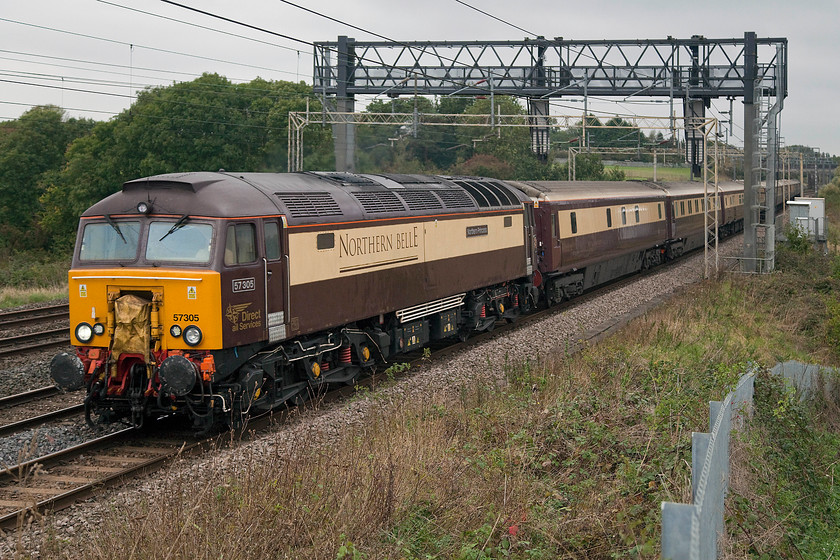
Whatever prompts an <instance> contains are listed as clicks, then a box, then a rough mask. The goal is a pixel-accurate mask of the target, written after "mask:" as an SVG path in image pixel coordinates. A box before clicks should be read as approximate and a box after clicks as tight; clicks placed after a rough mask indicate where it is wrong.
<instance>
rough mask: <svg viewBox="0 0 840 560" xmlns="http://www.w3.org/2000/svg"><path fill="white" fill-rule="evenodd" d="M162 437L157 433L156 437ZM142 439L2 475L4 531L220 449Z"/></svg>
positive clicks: (255, 424) (111, 440)
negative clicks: (178, 460) (181, 459)
mask: <svg viewBox="0 0 840 560" xmlns="http://www.w3.org/2000/svg"><path fill="white" fill-rule="evenodd" d="M668 266H669V265H665V266H663V267H657V268H656V269H653V270H652V271H650V273H655V272H657V271H661V270H663V269H665V268H667V267H668ZM646 274H647V273H646ZM646 274H642V275H634V276H631V277H627V278H624V279H619V280H617V281H615V282H612V283H610V284H609V285H605V286H601V287H599V288H597V289H595V290H592V291H590V292H587V293H586V294H584V295H582V296H580V297H577V298H575V299H572V300H569V301H566V302H563V303H561V304H558V305H554V306H552V307H550V308H547V309H545V308H543V309H538V310H537V311H535V312H533V313H531V314H529V315H525V316H522V317H521V318H520V319H519V320H517V321H516V322H514V323H503V322H499V323H497V324H496V327H495V328H494V329H493V330H492V331H490V332H485V333H481V334H478V335H474V336H472V337H470V338H469V339H468V340H467V341H465V342H455V343H454V344H449V345H447V346H443V347H435V348H433V353H434V358H435V359H439V358H442V357H445V356H448V355H451V354H454V353H457V352H459V351H462V350H464V349H465V348H466V347H468V346H470V345H473V344H477V343H481V342H483V341H485V340H488V339H490V338H494V337H498V336H502V335H504V333H506V332H508V331H510V330H511V329H515V328H519V327H521V326H524V325H527V324H529V323H533V322H535V321H538V320H540V319H542V318H544V317H546V316H548V315H550V314H554V313H558V312H562V311H564V310H567V309H571V308H573V307H576V306H578V305H585V304H586V303H588V302H590V301H592V300H593V299H596V298H598V297H599V296H601V295H603V294H605V293H606V292H608V291H611V290H614V289H618V288H620V287H622V286H624V285H626V284H629V283H632V282H634V281H636V280H638V279H639V278H641V277H643V276H645V275H646ZM617 323H618V321H616V322H613V323H611V324H609V325H605V326H603V327H601V328H599V330H597V331H593V332H592V333H588V334H587V336H585V337H584V338H586V339H591V338H595V337H597V336H600V335H602V334H603V333H604V332H606V331H608V330H609V329H610V328H612V326H613V325H615V324H617ZM405 361H406V362H408V363H411V364H412V365H417V364H420V363H422V362H424V361H426V358H425V357H424V355H423V353H422V352H417V353H416V354H413V355H407V356H406V357H405ZM412 369H413V368H412ZM407 375H410V373H409V372H408V371H404V372H397V373H395V374H394V377H397V378H400V377H404V376H407ZM381 381H382V375H373V376H369V377H366V378H363V379H362V380H360V382H359V385H361V386H367V387H374V386H375V385H377V384H378V383H380V382H381ZM357 390H358V388H357V387H354V386H344V387H339V388H337V389H335V390H331V391H330V392H329V393H326V394H324V395H322V397H321V398H319V399H318V400H317V402H319V403H321V402H325V401H334V400H340V399H342V398H345V397H347V396H348V395H352V394H353V393H355V392H356V391H357ZM2 404H3V401H2V400H0V405H2ZM284 417H285V411H284V410H281V411H280V412H279V413H277V412H275V413H274V414H273V415H271V414H266V415H264V416H262V417H257V418H251V419H249V421H248V425H247V429H248V432H247V434H248V436H250V435H251V434H254V433H260V432H261V431H263V430H264V429H265V428H266V427H268V426H269V425H271V423H272V421H274V420H277V419H278V418H280V421H281V422H282V421H283V418H284ZM33 420H34V419H33ZM164 421H165V420H164ZM0 429H2V428H0ZM158 431H159V430H157V429H155V432H158ZM164 432H165V430H164ZM144 433H147V432H143V431H137V430H133V429H126V430H122V431H120V432H116V433H114V434H111V435H108V436H104V437H102V438H98V439H96V440H93V441H91V442H87V443H85V444H82V445H78V446H75V447H72V448H69V449H66V450H64V451H61V452H57V453H53V454H50V455H47V456H44V457H39V458H37V459H33V460H29V461H26V462H24V463H21V464H20V465H15V466H13V467H10V468H8V469H6V470H5V471H0V528H1V529H12V528H15V527H22V526H25V522H26V519H27V516H28V515H31V514H32V513H34V512H39V513H40V512H45V511H57V510H60V509H63V508H66V507H69V506H70V505H73V504H74V503H76V502H78V501H79V500H82V499H85V498H87V497H90V496H92V495H94V494H97V493H99V492H102V491H104V490H105V489H108V488H111V487H114V486H117V485H119V484H122V483H123V482H125V481H129V480H131V479H133V478H136V477H137V476H139V475H140V474H145V473H149V472H152V471H154V470H158V469H160V468H161V467H163V466H164V465H166V464H168V463H169V462H171V461H172V460H174V459H175V458H177V457H182V456H185V455H192V454H196V453H200V452H202V451H203V450H205V449H209V448H211V447H213V446H216V445H218V444H219V441H217V440H216V439H215V438H208V439H203V440H196V439H194V438H192V437H190V436H188V437H169V438H152V437H148V436H144ZM243 438H244V436H243ZM220 439H223V440H224V441H225V442H230V441H235V440H236V438H230V437H225V438H220Z"/></svg>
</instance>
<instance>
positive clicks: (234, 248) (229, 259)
mask: <svg viewBox="0 0 840 560" xmlns="http://www.w3.org/2000/svg"><path fill="white" fill-rule="evenodd" d="M256 260H257V240H256V235H255V230H254V224H231V225H229V226H228V228H227V235H226V239H225V265H226V266H232V265H235V264H244V263H252V262H255V261H256Z"/></svg>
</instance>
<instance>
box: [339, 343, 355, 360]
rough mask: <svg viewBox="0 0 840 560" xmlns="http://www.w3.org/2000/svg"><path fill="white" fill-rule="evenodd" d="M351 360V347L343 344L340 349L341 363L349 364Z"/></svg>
mask: <svg viewBox="0 0 840 560" xmlns="http://www.w3.org/2000/svg"><path fill="white" fill-rule="evenodd" d="M352 361H353V349H352V348H350V347H349V346H345V347H343V348H342V349H341V363H342V364H349V363H351V362H352Z"/></svg>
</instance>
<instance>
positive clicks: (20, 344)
mask: <svg viewBox="0 0 840 560" xmlns="http://www.w3.org/2000/svg"><path fill="white" fill-rule="evenodd" d="M62 346H70V332H69V330H68V328H67V327H63V328H60V329H47V330H43V331H38V332H33V333H27V334H19V335H15V336H9V337H5V338H0V357H3V356H12V355H16V354H21V353H26V352H32V351H35V350H43V349H45V348H59V347H62Z"/></svg>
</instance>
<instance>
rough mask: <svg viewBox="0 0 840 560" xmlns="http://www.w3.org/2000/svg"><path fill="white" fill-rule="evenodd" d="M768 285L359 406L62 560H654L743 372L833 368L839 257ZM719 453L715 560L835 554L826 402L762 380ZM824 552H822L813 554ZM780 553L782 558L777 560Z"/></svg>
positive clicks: (797, 268)
mask: <svg viewBox="0 0 840 560" xmlns="http://www.w3.org/2000/svg"><path fill="white" fill-rule="evenodd" d="M777 268H778V270H779V272H777V273H775V274H773V275H768V276H762V277H728V278H724V279H722V280H720V281H718V282H705V283H702V284H699V285H696V286H694V287H691V288H689V289H687V290H685V291H684V292H683V293H681V294H679V295H678V296H677V297H675V298H674V299H673V300H672V301H671V302H670V303H668V304H666V305H665V306H662V307H660V308H657V309H655V310H653V311H651V312H649V313H647V314H646V315H645V316H644V317H641V318H639V319H637V320H636V321H634V322H633V323H632V324H630V325H629V326H628V327H627V328H626V329H624V330H623V331H622V332H621V333H620V334H619V335H617V336H614V337H612V338H611V339H609V340H607V341H605V342H603V343H600V344H598V345H595V346H592V347H589V348H587V349H585V350H584V351H583V352H581V353H579V354H575V355H571V356H570V355H564V354H560V355H556V356H551V357H549V358H547V359H545V360H542V361H539V362H537V361H534V362H525V363H509V364H506V367H505V376H504V379H503V380H502V382H501V383H499V381H498V380H493V379H484V378H482V373H481V372H480V371H475V372H471V373H473V378H472V381H471V382H470V383H469V384H467V385H463V386H459V387H453V388H452V390H451V391H447V392H440V393H437V394H434V395H424V396H422V397H421V396H417V395H410V396H405V397H388V398H387V399H386V398H385V397H384V396H382V394H379V393H376V392H374V393H371V394H370V395H361V396H360V398H363V397H369V398H371V399H373V404H372V406H373V407H374V409H375V412H372V413H370V414H367V415H365V416H363V417H359V418H358V421H357V422H354V423H352V424H351V425H348V426H347V427H346V430H344V431H343V432H342V433H340V434H337V435H334V436H333V437H327V436H324V435H323V434H321V433H320V432H319V430H318V429H317V420H316V419H314V418H306V417H304V418H303V419H302V421H303V422H309V421H311V422H312V423H313V429H312V430H305V431H301V432H299V434H300V435H298V436H294V437H289V436H286V435H284V436H283V437H282V438H281V437H278V438H277V439H276V440H275V441H272V442H269V444H268V445H265V446H263V447H261V448H260V449H257V448H254V447H249V446H244V447H243V448H242V449H241V454H242V456H241V457H240V459H239V460H237V461H236V462H234V463H232V466H228V467H226V468H221V467H219V468H217V467H216V466H215V465H214V464H213V463H214V461H213V459H212V458H211V459H210V460H209V461H208V462H206V463H205V464H204V465H202V466H201V467H193V468H185V469H182V470H179V471H178V474H177V475H174V476H173V477H170V480H168V481H167V483H166V485H165V487H163V488H158V489H153V490H149V491H147V492H144V493H143V494H141V495H139V496H138V497H136V498H135V500H136V501H135V502H134V503H132V504H131V505H130V506H122V505H121V506H119V507H114V508H113V510H112V511H111V512H109V513H107V514H106V516H105V519H104V520H103V522H102V523H101V524H100V530H99V532H98V533H97V534H96V535H95V537H94V538H90V537H88V536H81V537H79V538H76V539H72V540H71V541H67V542H64V541H59V540H57V539H56V538H54V536H53V537H51V536H50V535H54V533H51V532H50V531H49V530H48V531H47V532H46V533H45V534H46V537H44V540H43V542H42V553H43V554H46V555H47V556H49V557H68V558H69V557H72V558H112V557H119V558H127V559H129V558H207V559H210V558H323V559H329V560H333V559H344V558H348V559H349V558H353V559H361V558H365V559H374V558H377V559H378V558H395V559H396V558H402V559H406V560H409V559H429V558H456V559H469V560H472V559H488V558H517V559H526V558H527V559H540V558H545V559H549V558H551V559H555V558H658V552H659V535H660V531H661V528H660V519H659V517H660V513H659V511H660V509H659V504H660V502H661V501H663V500H667V501H676V502H685V503H687V502H689V501H690V496H691V482H690V467H689V465H690V463H691V457H690V453H691V432H692V431H706V429H707V426H708V416H707V415H708V401H709V400H720V399H722V397H723V396H724V395H725V394H726V393H727V392H728V391H729V390H730V389H731V388H732V387H733V385H734V383H735V382H736V380H737V378H738V376H739V375H740V373H742V372H743V371H744V369H745V367H746V364H747V363H748V362H754V363H759V364H761V365H765V366H770V365H772V364H774V363H775V362H777V361H782V360H787V359H791V358H796V359H801V360H804V361H812V362H819V363H824V364H827V365H836V364H837V363H838V362H840V354H838V349H839V348H840V302H838V296H837V295H836V294H838V293H840V260H837V259H836V258H834V257H832V256H829V257H821V256H819V255H816V254H815V253H813V252H811V251H808V250H807V249H805V250H804V251H801V252H796V251H790V250H785V249H784V248H779V249H778V250H777ZM756 399H757V402H758V405H757V407H758V409H759V412H758V413H757V414H756V419H755V421H754V428H753V429H751V430H750V431H748V432H745V433H744V434H743V435H742V436H740V438H739V442H740V443H739V446H738V447H737V448H736V451H735V457H736V458H737V459H738V464H737V465H736V467H734V468H733V477H734V478H733V494H732V496H731V498H730V500H729V504H728V512H729V516H728V524H727V530H728V541H727V543H726V546H727V551H728V554H730V557H732V558H735V557H738V558H742V557H756V558H784V557H799V556H800V555H801V556H802V557H808V558H820V557H824V558H827V557H830V555H831V554H832V553H831V550H832V548H831V547H832V546H835V545H836V546H838V547H840V544H838V543H837V542H836V541H837V537H836V534H835V533H836V526H837V523H838V522H840V519H838V513H837V512H838V511H840V491H838V489H837V487H836V486H835V484H834V480H835V477H834V475H835V474H840V473H838V472H836V471H837V464H838V461H837V455H836V453H837V452H836V449H837V446H838V444H840V438H839V437H838V433H840V430H838V427H840V415H838V414H837V413H836V410H837V406H836V405H835V404H834V403H831V402H827V403H823V404H822V405H821V408H820V409H818V410H810V409H806V408H805V407H803V406H801V405H799V404H798V402H797V401H796V400H795V399H793V398H792V396H791V395H790V393H789V392H787V391H786V390H785V389H784V388H783V387H780V386H778V385H774V384H773V380H770V379H769V378H762V379H761V380H760V382H759V384H758V388H757V397H756ZM832 539H833V540H832ZM797 552H799V553H800V554H799V555H797Z"/></svg>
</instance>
